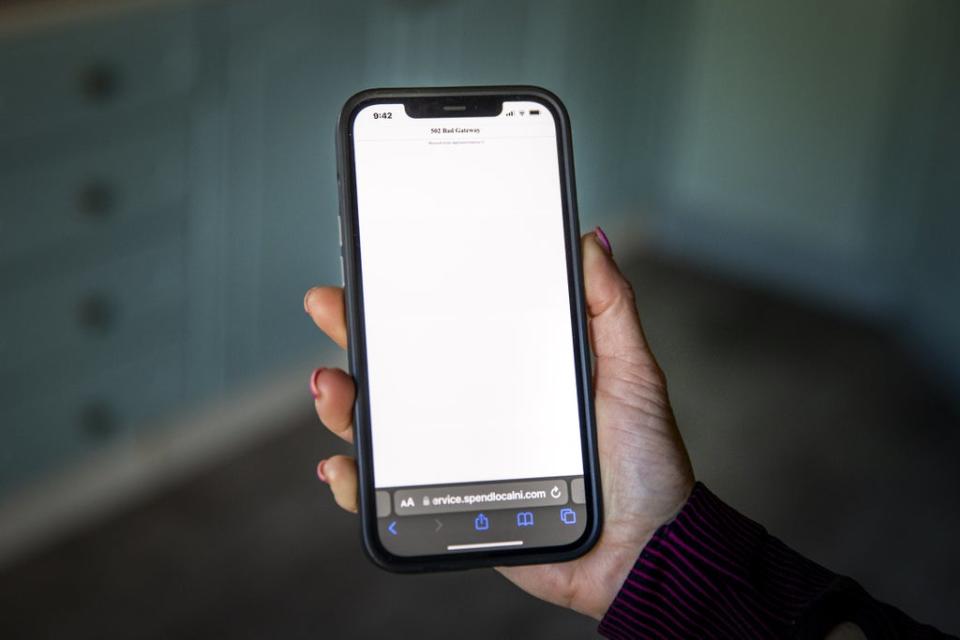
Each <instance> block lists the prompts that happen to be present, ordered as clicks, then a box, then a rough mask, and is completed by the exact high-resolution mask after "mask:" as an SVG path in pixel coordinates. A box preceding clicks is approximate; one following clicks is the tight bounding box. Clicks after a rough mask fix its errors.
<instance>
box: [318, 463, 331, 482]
mask: <svg viewBox="0 0 960 640" xmlns="http://www.w3.org/2000/svg"><path fill="white" fill-rule="evenodd" d="M325 464H327V461H326V460H321V461H320V464H318V465H317V477H318V478H320V481H321V482H330V479H329V478H327V474H326V473H324V472H323V466H324V465H325Z"/></svg>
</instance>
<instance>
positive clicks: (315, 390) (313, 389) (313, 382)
mask: <svg viewBox="0 0 960 640" xmlns="http://www.w3.org/2000/svg"><path fill="white" fill-rule="evenodd" d="M321 371H323V367H320V368H319V369H314V370H313V373H312V374H310V393H311V394H312V395H313V398H314V400H316V399H317V398H319V397H320V388H319V387H317V376H319V375H320V372H321Z"/></svg>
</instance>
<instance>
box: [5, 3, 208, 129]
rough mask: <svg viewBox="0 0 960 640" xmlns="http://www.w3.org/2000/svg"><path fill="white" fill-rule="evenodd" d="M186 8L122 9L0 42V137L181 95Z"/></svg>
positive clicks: (186, 72) (187, 72)
mask: <svg viewBox="0 0 960 640" xmlns="http://www.w3.org/2000/svg"><path fill="white" fill-rule="evenodd" d="M195 55H196V52H195V24H194V16H193V13H192V12H191V11H190V10H189V8H183V7H179V8H173V9H153V10H148V11H138V12H136V14H132V13H131V14H127V13H125V12H123V11H117V12H116V13H109V14H105V15H103V16H99V17H96V18H88V19H78V20H77V21H75V22H72V23H70V24H63V25H56V26H49V27H39V28H33V29H25V30H23V31H22V32H17V33H15V34H13V35H7V36H3V37H2V40H0V137H5V136H23V135H26V134H32V133H37V132H39V131H44V130H48V129H50V128H53V127H55V126H58V125H62V124H67V123H71V122H75V121H76V120H78V119H80V118H85V117H90V116H96V115H100V114H105V113H110V112H113V111H114V110H115V109H118V108H124V107H127V106H133V105H142V104H144V103H146V102H149V101H153V100H158V99H161V98H163V97H165V96H171V95H176V94H182V93H185V92H186V91H187V90H188V89H189V88H190V86H191V85H192V84H193V81H194V75H195Z"/></svg>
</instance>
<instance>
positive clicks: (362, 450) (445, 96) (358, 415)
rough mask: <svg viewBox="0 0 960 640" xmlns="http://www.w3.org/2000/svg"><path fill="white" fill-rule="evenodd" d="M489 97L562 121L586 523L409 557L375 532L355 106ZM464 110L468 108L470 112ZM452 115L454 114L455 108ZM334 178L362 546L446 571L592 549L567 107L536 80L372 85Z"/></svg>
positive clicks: (345, 124) (586, 390)
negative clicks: (514, 544) (536, 541)
mask: <svg viewBox="0 0 960 640" xmlns="http://www.w3.org/2000/svg"><path fill="white" fill-rule="evenodd" d="M491 98H498V99H503V100H526V99H536V100H539V101H541V102H543V103H544V104H546V105H547V106H548V107H549V108H550V109H551V111H552V112H553V115H554V117H555V121H556V122H557V147H558V154H559V164H560V174H561V175H560V178H561V187H562V190H563V204H564V207H563V208H564V219H565V220H564V222H565V224H564V235H565V241H566V254H567V272H568V278H569V281H570V282H571V283H572V286H571V296H570V300H571V308H572V314H571V316H572V317H571V320H572V323H573V335H574V342H575V344H574V347H575V349H574V352H575V359H576V366H577V372H578V380H577V387H578V393H579V409H580V416H581V424H582V425H584V428H583V429H582V431H581V443H582V447H581V448H582V452H583V459H584V486H585V490H586V491H585V493H586V507H587V527H586V530H585V531H584V533H583V535H582V536H581V537H580V539H579V540H577V541H576V542H574V543H571V544H566V545H561V546H555V547H539V548H537V549H534V550H523V549H511V550H500V551H475V552H465V553H459V554H441V555H430V556H415V557H404V556H397V555H395V554H392V553H390V552H389V551H387V549H386V548H384V547H383V545H381V544H380V540H379V536H378V532H377V515H376V501H375V493H374V491H375V489H374V483H373V452H372V445H371V435H370V420H369V398H368V389H367V383H366V379H367V378H366V376H367V371H366V345H365V333H364V315H363V314H364V310H363V296H362V287H363V283H362V272H361V264H360V262H361V260H360V245H359V236H358V229H357V226H358V225H357V209H356V180H355V175H354V162H353V143H352V139H351V138H352V129H353V120H354V117H355V116H356V114H357V112H358V111H359V110H360V109H361V108H362V107H366V106H369V105H371V104H378V103H379V104H383V103H398V102H406V101H411V102H413V103H419V104H423V103H429V104H453V103H457V104H463V103H466V104H470V103H471V101H472V100H474V101H477V104H481V103H483V102H484V100H487V101H489V99H491ZM464 115H470V114H469V113H467V114H464ZM450 117H456V116H453V115H451V116H450ZM336 142H337V184H338V190H339V193H340V232H341V243H340V244H341V265H342V268H343V278H344V287H345V305H346V313H347V337H348V343H349V363H350V373H351V374H352V375H353V377H354V379H355V380H356V388H357V398H356V403H355V405H354V432H355V441H356V448H357V465H358V472H359V485H360V486H359V493H360V495H359V498H360V522H361V530H362V537H363V547H364V549H365V551H366V553H367V555H368V556H369V557H370V558H371V560H373V562H375V563H376V564H377V565H379V566H380V567H383V568H384V569H387V570H389V571H395V572H423V571H444V570H457V569H471V568H478V567H490V566H501V565H519V564H541V563H549V562H561V561H565V560H572V559H574V558H577V557H579V556H581V555H583V554H585V553H586V552H587V551H589V550H590V549H591V548H592V547H593V545H594V544H595V543H596V541H597V539H598V538H599V537H600V530H601V527H602V513H603V509H602V505H601V495H600V473H599V465H598V462H597V442H596V441H597V437H596V426H595V419H594V410H593V389H592V375H591V364H590V362H591V361H590V353H589V341H588V336H587V325H586V306H585V300H584V294H583V273H582V262H581V258H580V224H579V219H578V214H577V199H576V188H575V183H574V173H573V145H572V138H571V130H570V118H569V116H568V114H567V110H566V108H565V107H564V106H563V103H562V102H561V101H560V99H559V98H557V96H555V95H554V94H553V93H551V92H549V91H547V90H546V89H542V88H539V87H533V86H488V87H429V88H408V89H399V88H398V89H369V90H366V91H361V92H360V93H357V94H355V95H354V96H352V97H350V99H348V100H347V102H346V104H345V105H344V106H343V109H342V110H341V112H340V117H339V120H338V122H337V130H336Z"/></svg>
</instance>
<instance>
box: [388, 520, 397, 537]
mask: <svg viewBox="0 0 960 640" xmlns="http://www.w3.org/2000/svg"><path fill="white" fill-rule="evenodd" d="M387 531H389V532H390V533H392V534H393V535H397V521H396V520H394V521H393V522H391V523H390V524H388V525H387Z"/></svg>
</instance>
